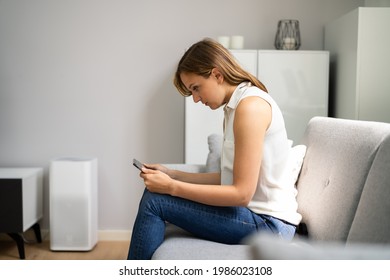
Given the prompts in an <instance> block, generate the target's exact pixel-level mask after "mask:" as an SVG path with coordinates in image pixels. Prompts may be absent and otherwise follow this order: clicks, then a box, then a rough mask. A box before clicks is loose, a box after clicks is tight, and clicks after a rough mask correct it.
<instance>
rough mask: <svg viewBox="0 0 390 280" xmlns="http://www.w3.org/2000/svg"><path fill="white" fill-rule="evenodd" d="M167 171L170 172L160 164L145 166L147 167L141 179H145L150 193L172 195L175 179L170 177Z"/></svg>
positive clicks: (143, 169) (144, 168)
mask: <svg viewBox="0 0 390 280" xmlns="http://www.w3.org/2000/svg"><path fill="white" fill-rule="evenodd" d="M146 167H147V168H146ZM152 168H153V169H152ZM165 171H169V169H168V168H166V167H164V166H162V165H160V164H145V167H143V168H142V172H141V174H140V177H141V178H142V179H144V183H145V186H146V189H147V190H148V191H150V192H155V193H161V194H171V191H172V190H171V188H172V185H173V184H172V183H173V179H172V178H171V177H169V175H168V174H166V173H165Z"/></svg>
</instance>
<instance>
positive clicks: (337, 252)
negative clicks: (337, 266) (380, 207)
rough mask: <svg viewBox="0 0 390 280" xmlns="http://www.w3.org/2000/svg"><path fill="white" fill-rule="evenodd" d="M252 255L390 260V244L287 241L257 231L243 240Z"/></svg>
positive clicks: (317, 258) (258, 256)
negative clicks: (248, 246)
mask: <svg viewBox="0 0 390 280" xmlns="http://www.w3.org/2000/svg"><path fill="white" fill-rule="evenodd" d="M245 243H247V244H249V245H250V246H251V251H252V254H253V258H254V259H263V260H380V259H382V260H389V259H390V244H374V243H372V244H368V243H356V244H347V245H346V244H345V243H340V242H326V241H313V240H308V239H303V238H296V239H295V240H293V241H291V242H288V241H285V240H282V239H280V238H279V237H278V236H276V235H270V234H265V233H258V234H255V235H253V236H250V237H249V238H248V239H247V240H246V242H245Z"/></svg>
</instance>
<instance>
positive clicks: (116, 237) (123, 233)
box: [98, 230, 131, 241]
mask: <svg viewBox="0 0 390 280" xmlns="http://www.w3.org/2000/svg"><path fill="white" fill-rule="evenodd" d="M130 237H131V230H99V231H98V240H99V241H130Z"/></svg>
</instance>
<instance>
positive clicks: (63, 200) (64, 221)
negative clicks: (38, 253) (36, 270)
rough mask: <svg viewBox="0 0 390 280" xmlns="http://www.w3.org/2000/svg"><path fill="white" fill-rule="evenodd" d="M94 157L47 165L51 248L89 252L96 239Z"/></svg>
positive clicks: (96, 217)
mask: <svg viewBox="0 0 390 280" xmlns="http://www.w3.org/2000/svg"><path fill="white" fill-rule="evenodd" d="M97 184H98V180H97V159H96V158H60V159H55V160H53V161H52V162H51V164H50V249H51V250H53V251H90V250H92V249H93V248H94V246H95V245H96V243H97V240H98V213H97V212H98V208H97V198H98V195H97V194H98V192H97Z"/></svg>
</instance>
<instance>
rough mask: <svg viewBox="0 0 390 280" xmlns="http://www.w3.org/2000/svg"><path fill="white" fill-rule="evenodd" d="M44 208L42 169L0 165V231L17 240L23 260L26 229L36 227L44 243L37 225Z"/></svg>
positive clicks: (38, 238)
mask: <svg viewBox="0 0 390 280" xmlns="http://www.w3.org/2000/svg"><path fill="white" fill-rule="evenodd" d="M42 208H43V169H42V168H0V232H2V233H7V234H8V235H9V236H10V237H11V238H12V239H13V240H15V241H16V243H17V246H18V251H19V256H20V258H21V259H24V258H25V253H24V239H23V236H22V234H23V233H24V232H25V231H27V230H28V229H30V228H33V229H34V233H35V236H36V238H37V241H38V242H42V237H41V230H40V226H39V224H38V221H39V220H40V219H41V218H42V216H43V210H42Z"/></svg>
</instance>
